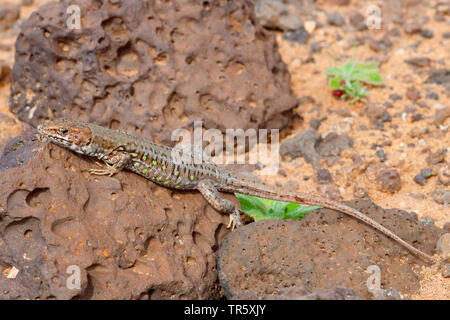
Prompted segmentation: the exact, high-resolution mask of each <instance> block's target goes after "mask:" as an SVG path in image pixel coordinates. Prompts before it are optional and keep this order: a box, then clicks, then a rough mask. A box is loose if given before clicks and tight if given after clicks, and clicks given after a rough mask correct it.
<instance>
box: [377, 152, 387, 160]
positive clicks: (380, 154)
mask: <svg viewBox="0 0 450 320" xmlns="http://www.w3.org/2000/svg"><path fill="white" fill-rule="evenodd" d="M376 154H377V156H378V158H380V161H381V162H385V161H386V160H387V157H386V154H385V153H384V150H383V149H378V150H377V152H376Z"/></svg>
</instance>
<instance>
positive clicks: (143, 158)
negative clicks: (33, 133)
mask: <svg viewBox="0 0 450 320" xmlns="http://www.w3.org/2000/svg"><path fill="white" fill-rule="evenodd" d="M38 131H39V133H40V134H41V135H42V136H44V137H45V138H47V139H49V140H50V141H51V142H53V143H55V144H57V145H59V146H62V147H64V148H68V149H70V150H73V151H75V152H77V153H80V154H83V155H88V156H91V157H95V158H98V159H100V160H102V161H104V162H105V163H106V165H107V167H106V169H91V170H90V172H91V173H92V174H96V175H109V176H112V175H113V174H115V173H117V172H119V171H121V170H122V169H127V170H130V171H132V172H134V173H137V174H139V175H141V176H143V177H145V178H146V179H149V180H150V181H152V182H154V183H157V184H159V185H161V186H163V187H166V188H173V189H179V190H194V189H196V190H198V191H200V192H201V193H202V195H203V196H204V197H205V199H206V200H207V201H208V202H209V203H210V204H211V205H212V207H213V208H215V209H216V210H218V211H220V212H223V213H228V214H230V224H229V225H228V227H230V226H231V227H232V228H234V226H240V225H241V220H240V212H239V209H238V208H237V207H236V206H235V205H234V203H232V202H231V201H228V200H226V199H223V198H221V197H220V194H219V192H218V191H223V192H230V193H235V192H237V193H242V194H247V195H252V196H256V197H261V198H266V199H273V200H279V201H285V202H295V203H303V204H307V205H318V206H321V207H325V208H329V209H333V210H337V211H340V212H342V213H345V214H347V215H349V216H352V217H354V218H356V219H358V220H360V221H363V222H365V223H366V224H368V225H369V226H371V227H373V228H374V229H376V230H378V231H380V232H381V233H383V234H384V235H386V236H388V237H390V238H392V239H393V240H395V241H396V242H398V243H399V244H401V245H402V246H404V247H405V248H406V249H408V250H409V251H410V252H412V253H413V254H415V255H417V256H418V257H421V258H422V259H424V260H426V261H428V262H433V263H435V262H437V261H436V260H435V258H433V257H431V256H429V255H427V254H426V253H424V252H422V251H420V250H418V249H416V248H415V247H413V246H412V245H410V244H409V243H407V242H405V241H404V240H402V239H401V238H400V237H398V236H397V235H396V234H394V233H393V232H392V231H390V230H389V229H387V228H385V227H383V226H382V225H380V224H379V223H378V222H376V221H374V220H372V219H371V218H369V217H367V216H366V215H364V214H362V213H361V212H359V211H357V210H355V209H353V208H350V207H348V206H346V205H343V204H341V203H339V202H336V201H332V200H329V199H326V198H322V197H319V196H317V195H313V194H308V193H292V192H285V191H282V190H279V189H277V188H275V187H273V186H271V185H268V184H265V183H263V182H260V181H259V180H257V179H256V178H252V177H249V176H246V175H243V174H239V173H236V172H233V171H231V170H228V169H226V168H224V167H219V166H217V165H215V164H213V163H207V162H203V163H201V164H195V162H194V161H190V160H192V159H190V160H189V161H186V160H184V161H181V162H180V161H174V159H175V156H174V155H175V153H174V152H175V151H174V149H173V148H170V147H167V146H164V145H159V144H156V143H153V142H151V141H148V140H145V139H142V138H139V137H133V136H131V135H129V134H127V133H126V132H123V131H116V130H111V129H107V128H104V127H100V126H97V125H94V124H91V123H87V122H83V121H80V120H64V119H62V120H54V121H49V122H46V123H44V124H41V125H39V126H38Z"/></svg>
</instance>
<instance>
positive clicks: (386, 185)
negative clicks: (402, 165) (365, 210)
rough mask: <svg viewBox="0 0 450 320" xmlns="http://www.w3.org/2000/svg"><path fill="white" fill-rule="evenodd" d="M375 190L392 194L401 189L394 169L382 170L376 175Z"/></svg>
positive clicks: (400, 182) (400, 181) (399, 180)
mask: <svg viewBox="0 0 450 320" xmlns="http://www.w3.org/2000/svg"><path fill="white" fill-rule="evenodd" d="M376 182H377V188H378V190H380V191H384V192H390V193H394V192H397V191H400V189H401V188H402V180H401V179H400V174H399V173H398V171H397V170H396V169H382V170H380V171H379V172H378V173H377V175H376Z"/></svg>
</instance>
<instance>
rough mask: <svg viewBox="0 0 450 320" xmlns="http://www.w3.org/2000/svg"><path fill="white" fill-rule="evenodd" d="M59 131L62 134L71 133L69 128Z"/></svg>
mask: <svg viewBox="0 0 450 320" xmlns="http://www.w3.org/2000/svg"><path fill="white" fill-rule="evenodd" d="M59 132H60V133H61V134H68V133H69V130H68V129H61V130H59Z"/></svg>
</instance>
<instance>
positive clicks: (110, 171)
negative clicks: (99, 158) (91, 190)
mask: <svg viewBox="0 0 450 320" xmlns="http://www.w3.org/2000/svg"><path fill="white" fill-rule="evenodd" d="M118 171H119V170H117V169H116V168H115V167H114V166H112V165H110V164H108V163H106V169H89V173H90V174H94V175H97V176H106V175H108V176H110V177H112V176H113V175H114V174H115V173H117V172H118Z"/></svg>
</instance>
